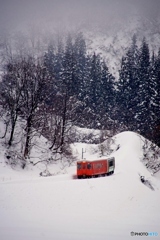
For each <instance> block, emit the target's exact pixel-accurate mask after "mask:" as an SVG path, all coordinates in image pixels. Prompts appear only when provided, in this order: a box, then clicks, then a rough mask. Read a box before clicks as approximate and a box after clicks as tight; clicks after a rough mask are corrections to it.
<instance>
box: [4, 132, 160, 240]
mask: <svg viewBox="0 0 160 240" xmlns="http://www.w3.org/2000/svg"><path fill="white" fill-rule="evenodd" d="M116 146H118V148H117V147H116ZM98 147H99V146H98V145H91V144H86V143H83V144H81V143H75V144H74V145H72V151H73V154H74V155H76V156H77V158H78V159H81V153H82V148H83V149H85V153H84V157H85V158H86V159H97V158H99V151H98ZM1 149H2V150H3V147H2V146H1ZM112 150H113V151H112V153H111V154H110V156H114V157H115V159H116V168H115V173H114V174H113V175H111V176H109V177H101V178H96V179H83V180H78V179H73V175H74V174H75V173H76V167H75V164H74V163H73V164H72V165H71V166H70V167H67V168H65V171H64V172H63V174H62V173H61V174H58V175H57V176H51V177H47V178H43V177H39V176H38V169H37V168H38V167H37V168H33V169H32V170H31V169H30V170H29V169H28V170H27V169H26V170H20V169H17V170H13V169H11V168H10V167H8V166H6V165H5V163H4V156H3V151H1V153H0V156H1V158H0V222H1V224H0V239H1V240H21V239H23V240H36V239H37V240H42V239H43V240H44V239H45V240H51V239H56V240H63V239H67V240H75V239H76V240H83V239H89V240H90V239H91V240H93V239H94V240H97V239H100V240H105V239H110V240H115V239H117V240H119V239H124V240H128V239H130V238H131V239H132V237H131V232H132V235H134V234H137V233H140V234H141V233H143V234H148V237H147V239H153V237H152V236H151V234H154V235H156V236H157V235H158V234H160V232H159V229H160V228H159V223H160V204H159V201H160V174H159V173H158V172H157V173H156V174H155V175H151V173H150V172H149V171H148V170H147V169H146V167H145V166H144V165H143V164H142V162H141V161H140V159H141V157H142V141H141V138H140V137H139V136H138V135H136V134H135V133H133V132H123V133H120V134H118V135H116V136H115V142H114V146H113V149H112ZM103 157H105V156H103ZM54 167H55V165H52V167H51V168H50V172H54ZM39 170H40V169H39ZM56 171H57V170H56ZM139 174H141V175H144V176H145V178H146V179H147V180H149V182H150V183H151V185H152V187H153V189H154V190H151V189H150V188H149V187H147V186H145V185H144V184H143V183H141V181H140V179H139ZM152 232H153V233H152ZM137 238H138V239H139V238H140V239H146V236H145V235H144V236H139V237H138V236H137Z"/></svg>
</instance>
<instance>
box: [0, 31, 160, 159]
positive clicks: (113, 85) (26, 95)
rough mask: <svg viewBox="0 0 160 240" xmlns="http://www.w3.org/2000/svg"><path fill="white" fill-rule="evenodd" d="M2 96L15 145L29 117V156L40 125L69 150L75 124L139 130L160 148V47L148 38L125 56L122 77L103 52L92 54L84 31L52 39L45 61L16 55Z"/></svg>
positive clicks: (0, 85)
mask: <svg viewBox="0 0 160 240" xmlns="http://www.w3.org/2000/svg"><path fill="white" fill-rule="evenodd" d="M0 96H1V100H0V104H1V106H2V107H3V109H5V110H6V112H7V114H8V115H7V116H8V119H9V123H10V128H11V131H10V137H9V140H8V144H9V146H11V145H12V142H13V139H14V130H15V125H16V122H17V119H18V118H23V119H25V121H26V128H25V133H26V134H25V136H26V142H25V146H24V156H25V157H26V156H27V155H29V149H30V146H31V140H32V133H33V131H34V129H36V131H39V132H40V133H41V134H43V135H44V136H45V137H47V138H48V139H49V140H50V141H51V146H50V149H52V150H53V151H59V152H63V151H64V148H65V144H66V142H69V141H70V140H69V134H68V132H69V129H70V127H71V126H72V125H78V126H81V127H88V128H98V129H107V130H111V131H112V132H114V131H117V132H118V131H122V130H131V131H136V132H139V133H140V134H142V135H143V136H145V137H147V138H149V139H150V140H152V141H154V142H155V143H156V144H158V145H159V146H160V133H159V132H160V51H159V52H158V53H157V54H154V53H152V55H151V53H150V50H149V46H148V44H147V42H146V40H145V39H143V41H142V42H141V46H140V47H138V46H137V41H136V36H133V39H132V44H131V46H130V47H129V48H128V51H127V52H126V54H125V56H123V57H122V61H121V67H120V70H119V79H118V81H116V80H115V78H114V76H113V75H112V74H111V73H110V72H109V69H108V67H107V64H106V62H105V61H104V59H102V57H101V56H100V55H99V54H96V53H93V54H91V53H90V54H89V53H88V52H87V48H86V43H85V40H84V37H83V35H82V33H79V34H78V35H77V36H75V37H74V38H73V37H72V36H71V35H68V37H67V39H66V41H65V42H64V41H62V39H60V38H59V39H58V41H57V43H55V42H50V44H49V45H48V49H47V50H46V52H45V53H44V54H43V53H42V57H41V59H38V60H37V59H36V58H33V57H28V56H24V57H23V58H22V57H21V58H18V57H17V58H16V57H14V58H12V59H11V60H10V62H8V63H7V64H6V67H5V69H4V73H3V77H2V81H1V82H0ZM6 125H7V124H6ZM7 126H8V125H7Z"/></svg>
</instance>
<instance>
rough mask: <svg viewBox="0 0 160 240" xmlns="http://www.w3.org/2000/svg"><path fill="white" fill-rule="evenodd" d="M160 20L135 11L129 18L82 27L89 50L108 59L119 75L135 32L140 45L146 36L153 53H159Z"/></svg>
mask: <svg viewBox="0 0 160 240" xmlns="http://www.w3.org/2000/svg"><path fill="white" fill-rule="evenodd" d="M159 21H160V20H159V19H156V20H155V19H154V18H149V17H148V18H147V17H145V16H140V15H139V14H138V13H133V14H131V15H130V17H129V18H128V20H126V19H123V21H119V22H116V20H114V19H112V20H111V21H109V23H110V24H109V23H108V22H104V23H103V24H101V25H98V26H97V27H93V28H91V29H89V28H88V29H86V30H85V29H82V32H83V31H84V34H85V37H86V40H87V47H88V49H89V51H90V52H96V53H99V54H100V55H101V56H102V57H103V58H104V59H105V60H106V62H107V64H108V67H109V70H110V71H111V73H112V74H113V75H114V76H115V77H118V70H119V69H120V64H121V59H122V56H124V55H125V54H126V51H127V48H128V47H130V45H131V42H132V37H133V35H134V34H135V35H136V37H137V44H138V46H140V45H141V42H142V39H143V38H144V37H145V38H146V41H147V43H148V44H149V46H150V49H151V53H152V51H154V52H155V53H157V51H158V50H159V46H160V31H159Z"/></svg>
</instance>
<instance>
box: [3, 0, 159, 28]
mask: <svg viewBox="0 0 160 240" xmlns="http://www.w3.org/2000/svg"><path fill="white" fill-rule="evenodd" d="M159 9H160V1H159V0H81V1H77V0H45V1H44V0H28V1H25V0H13V1H12V0H1V2H0V31H1V32H2V30H3V31H4V30H7V31H13V30H21V31H22V30H23V31H24V30H27V29H28V28H29V27H31V26H36V27H37V28H41V29H43V30H44V29H46V30H47V29H53V28H56V29H58V30H59V31H60V30H62V31H63V30H64V29H66V28H67V29H71V30H72V29H78V28H82V27H83V28H84V27H94V26H101V25H103V26H105V27H107V26H108V27H111V26H112V25H115V23H116V24H117V26H119V24H120V23H121V24H125V23H127V21H129V19H130V17H131V16H132V15H134V14H138V15H141V16H142V17H146V18H148V19H151V20H154V21H156V20H157V18H158V17H159Z"/></svg>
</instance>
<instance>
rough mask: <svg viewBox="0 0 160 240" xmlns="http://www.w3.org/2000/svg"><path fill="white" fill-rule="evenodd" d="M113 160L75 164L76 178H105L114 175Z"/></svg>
mask: <svg viewBox="0 0 160 240" xmlns="http://www.w3.org/2000/svg"><path fill="white" fill-rule="evenodd" d="M114 169H115V158H114V157H112V158H108V159H103V160H94V161H87V160H86V161H78V162H77V178H91V177H98V176H107V175H111V174H113V173H114Z"/></svg>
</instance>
